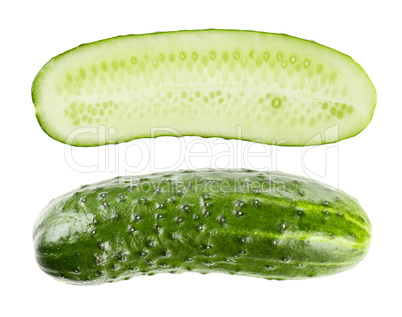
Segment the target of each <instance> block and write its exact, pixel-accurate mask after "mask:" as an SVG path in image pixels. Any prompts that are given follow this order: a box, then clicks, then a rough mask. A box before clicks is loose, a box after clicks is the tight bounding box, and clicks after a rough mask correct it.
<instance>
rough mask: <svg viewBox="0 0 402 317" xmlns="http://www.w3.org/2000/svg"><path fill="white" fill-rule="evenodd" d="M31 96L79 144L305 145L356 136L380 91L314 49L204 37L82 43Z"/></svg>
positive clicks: (46, 126) (266, 38)
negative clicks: (213, 140)
mask: <svg viewBox="0 0 402 317" xmlns="http://www.w3.org/2000/svg"><path fill="white" fill-rule="evenodd" d="M32 99H33V102H34V104H35V107H36V115H37V118H38V120H39V123H40V125H41V126H42V128H43V130H44V131H45V132H46V133H47V134H49V135H50V136H51V137H52V138H54V139H56V140H59V141H61V142H64V143H68V144H71V145H75V146H97V145H102V144H110V143H119V142H124V141H129V140H133V139H136V138H142V137H155V136H162V135H175V136H182V135H197V136H202V137H223V138H234V139H244V140H250V141H255V142H260V143H267V144H280V145H300V146H303V145H313V144H323V143H330V142H336V141H339V140H342V139H346V138H349V137H352V136H354V135H356V134H358V133H359V132H360V131H362V130H363V129H364V128H365V127H366V126H367V125H368V123H369V122H370V120H371V117H372V114H373V111H374V108H375V105H376V92H375V89H374V86H373V84H372V83H371V81H370V79H369V78H368V76H367V75H366V73H365V72H364V71H363V69H362V68H361V67H360V66H359V65H358V64H357V63H355V62H354V61H353V60H352V59H351V58H350V57H349V56H347V55H344V54H342V53H339V52H337V51H335V50H333V49H330V48H328V47H325V46H322V45H320V44H317V43H315V42H311V41H306V40H302V39H298V38H295V37H291V36H288V35H283V34H270V33H261V32H253V31H235V30H199V31H179V32H169V33H154V34H145V35H128V36H119V37H115V38H111V39H106V40H103V41H99V42H94V43H90V44H84V45H81V46H79V47H77V48H74V49H72V50H70V51H67V52H65V53H63V54H61V55H59V56H56V57H54V58H53V59H51V60H50V61H49V62H48V63H47V64H46V65H45V66H44V67H43V68H42V69H41V70H40V72H39V73H38V75H37V77H36V78H35V81H34V83H33V86H32ZM333 127H335V129H332V128H333ZM329 131H332V132H331V133H329ZM334 131H335V132H334Z"/></svg>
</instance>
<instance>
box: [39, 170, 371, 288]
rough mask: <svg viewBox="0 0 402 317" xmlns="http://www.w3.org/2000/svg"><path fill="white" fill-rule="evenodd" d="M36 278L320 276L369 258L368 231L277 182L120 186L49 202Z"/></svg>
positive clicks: (286, 181) (280, 178) (260, 175)
mask: <svg viewBox="0 0 402 317" xmlns="http://www.w3.org/2000/svg"><path fill="white" fill-rule="evenodd" d="M33 238H34V248H35V253H36V259H37V262H38V264H39V266H40V267H41V269H42V270H43V271H44V272H46V273H48V274H50V275H51V276H53V277H54V278H56V279H58V280H61V281H64V282H66V283H70V284H79V285H93V284H102V283H106V282H115V281H119V280H124V279H129V278H131V277H134V276H138V275H153V274H156V273H161V272H170V273H181V272H186V271H195V272H199V273H210V272H221V273H229V274H238V275H246V276H253V277H260V278H266V279H278V280H281V279H304V278H310V277H319V276H326V275H330V274H334V273H338V272H342V271H344V270H347V269H350V268H352V267H354V266H355V265H356V264H357V263H358V262H360V261H361V260H362V259H363V258H364V256H365V254H366V253H367V251H368V248H369V245H370V240H371V224H370V221H369V219H368V217H367V215H366V214H365V212H364V211H363V210H362V208H361V207H360V205H359V204H358V202H357V201H356V200H355V199H354V198H352V197H350V196H348V195H347V194H345V193H344V192H342V191H339V190H336V189H334V188H332V187H329V186H326V185H323V184H321V183H318V182H315V181H312V180H309V179H307V178H303V177H298V176H293V175H288V174H284V173H279V172H256V171H251V170H238V171H235V170H197V171H176V172H173V173H169V174H165V173H155V174H150V175H147V176H144V177H141V178H140V177H132V176H131V177H119V178H114V179H111V180H107V181H103V182H100V183H97V184H93V185H88V186H83V187H81V188H80V189H78V190H75V191H72V192H70V193H68V194H66V195H63V196H61V197H59V198H57V199H54V200H52V201H51V202H50V203H49V205H48V206H47V207H46V208H45V209H44V210H43V211H42V213H41V215H40V216H39V217H38V219H37V222H36V224H35V227H34V231H33Z"/></svg>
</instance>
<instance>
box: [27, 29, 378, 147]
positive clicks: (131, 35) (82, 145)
mask: <svg viewBox="0 0 402 317" xmlns="http://www.w3.org/2000/svg"><path fill="white" fill-rule="evenodd" d="M214 31H219V32H221V31H227V32H244V33H260V34H273V33H267V32H261V31H252V30H235V29H204V30H180V31H167V32H154V33H147V34H129V35H119V36H115V37H112V38H107V39H103V40H99V41H95V42H91V43H85V44H81V45H78V46H77V47H75V48H72V49H70V50H67V51H65V52H63V53H61V54H59V55H57V56H55V57H53V58H52V59H50V60H49V61H48V62H47V63H46V64H45V65H44V66H43V67H42V69H41V70H40V71H39V72H38V74H37V75H36V76H35V79H34V81H33V83H32V87H31V97H32V102H33V104H34V106H35V115H36V118H37V120H38V123H39V125H40V127H41V128H42V130H43V131H44V132H45V133H46V134H47V135H48V136H49V137H51V138H52V139H54V140H56V141H59V142H61V143H66V140H64V139H61V138H58V137H57V136H56V135H55V134H52V132H51V131H49V129H48V127H47V126H46V121H45V120H42V118H41V116H40V114H39V113H38V111H37V102H36V98H35V86H36V83H37V81H38V78H40V76H41V74H42V73H44V72H45V71H46V68H47V67H49V65H50V66H51V65H52V63H53V62H54V61H55V60H56V59H58V58H59V57H61V56H63V55H65V54H68V53H69V52H71V51H74V50H76V49H78V48H81V47H85V46H88V45H94V44H100V43H102V42H105V41H110V40H114V39H118V38H122V37H127V36H128V37H133V36H135V37H141V36H150V35H151V36H152V35H156V34H169V33H182V32H214ZM277 35H281V36H284V37H289V38H294V39H298V40H300V41H305V42H309V43H312V44H314V45H317V46H321V47H325V48H327V49H329V50H331V51H333V52H336V53H337V54H340V55H343V56H345V57H347V58H349V59H350V60H351V61H353V63H354V64H355V65H357V66H358V67H359V68H360V69H361V71H362V72H363V73H364V74H365V75H366V76H367V78H369V77H368V75H367V73H366V72H365V70H364V69H363V67H362V66H361V65H360V64H358V63H357V62H356V61H355V60H353V58H352V57H350V56H349V55H347V54H345V53H342V52H340V51H338V50H335V49H333V48H331V47H328V46H326V45H323V44H320V43H317V42H315V41H310V40H306V39H302V38H298V37H295V36H291V35H288V34H283V33H277ZM371 85H372V88H373V91H374V93H375V99H374V100H373V111H372V113H371V117H370V120H368V121H367V124H366V125H365V126H364V127H363V128H362V129H360V130H359V131H356V133H354V134H351V135H349V136H348V137H346V138H340V139H339V140H335V141H326V140H324V141H322V142H309V144H292V143H282V142H281V140H273V142H266V141H261V140H255V139H247V138H241V139H240V140H243V141H250V142H256V143H262V144H271V145H280V146H290V147H293V146H304V145H321V144H331V143H336V142H339V141H342V140H344V139H348V138H352V137H355V136H356V135H358V134H359V133H360V132H362V131H363V130H364V129H365V128H366V127H367V126H368V125H369V124H370V122H371V120H372V118H373V115H374V110H375V107H376V104H377V92H376V89H375V87H374V84H373V83H372V82H371ZM161 136H176V135H172V134H169V133H154V135H153V137H161ZM183 136H200V137H203V138H222V139H229V140H231V139H234V138H232V137H231V136H225V135H208V134H199V133H198V134H185V135H183ZM149 137H150V136H149V135H142V136H137V137H135V138H129V139H126V140H116V142H108V143H106V144H119V143H124V142H130V141H132V140H136V139H141V138H149ZM68 144H69V145H72V146H76V147H93V146H98V145H101V146H102V145H106V144H93V143H81V142H77V143H75V142H72V143H68Z"/></svg>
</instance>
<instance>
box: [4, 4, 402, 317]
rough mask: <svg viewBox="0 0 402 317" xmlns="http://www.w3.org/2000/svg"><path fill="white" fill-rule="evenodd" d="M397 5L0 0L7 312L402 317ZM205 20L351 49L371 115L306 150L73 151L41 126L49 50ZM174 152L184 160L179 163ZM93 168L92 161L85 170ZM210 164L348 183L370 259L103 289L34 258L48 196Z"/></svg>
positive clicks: (178, 145) (165, 147) (162, 141)
mask: <svg viewBox="0 0 402 317" xmlns="http://www.w3.org/2000/svg"><path fill="white" fill-rule="evenodd" d="M398 2H399V1H367V0H366V1H350V0H349V1H341V0H338V1H306V0H305V1H252V0H247V1H218V0H214V1H209V0H202V1H174V0H170V1H117V0H113V1H84V0H80V1H74V0H69V1H63V2H62V1H39V0H37V1H13V2H2V4H1V7H0V15H1V17H0V24H1V28H0V30H1V31H0V32H1V42H0V43H1V45H0V47H1V49H0V54H1V59H0V81H1V82H0V89H1V98H0V101H1V105H0V107H1V112H0V115H1V117H0V118H1V125H0V129H1V134H0V136H1V147H0V151H1V155H0V160H1V164H0V167H1V204H0V206H1V211H0V212H1V218H0V219H1V221H0V235H1V238H0V241H1V244H0V256H1V260H0V267H1V271H0V272H1V280H0V287H1V290H2V291H3V292H2V293H3V295H2V296H1V302H2V304H1V305H0V315H2V316H23V315H25V316H26V315H28V314H29V315H32V316H39V315H40V316H43V317H45V316H134V315H135V316H229V315H230V316H268V315H269V316H364V315H365V316H367V315H368V314H370V315H375V316H379V315H380V314H381V316H402V308H401V304H400V300H401V289H400V286H401V283H402V278H401V274H400V272H401V263H402V255H401V254H402V249H401V242H402V239H401V237H402V232H401V228H402V207H401V196H402V195H401V179H402V173H401V163H400V162H401V159H400V148H401V136H402V133H401V128H400V123H401V118H402V108H401V106H402V105H401V91H402V85H401V84H402V80H401V74H402V66H401V65H402V56H401V48H402V47H401V36H400V31H401V30H402V23H401V15H400V10H398V6H397V5H398ZM202 28H231V29H247V30H258V31H266V32H276V33H287V34H290V35H294V36H298V37H301V38H305V39H312V40H315V41H317V42H319V43H321V44H324V45H326V46H329V47H332V48H335V49H337V50H339V51H341V52H344V53H346V54H348V55H350V56H352V57H353V58H354V59H355V60H356V61H357V62H358V63H359V64H360V65H362V67H363V68H364V69H365V70H366V72H367V73H368V74H369V76H370V77H371V79H372V81H373V83H374V85H375V87H376V89H377V93H378V104H377V108H376V111H375V114H374V117H373V120H372V122H371V123H370V125H369V126H368V128H367V129H366V130H364V131H363V132H362V133H361V134H359V135H358V136H356V137H354V138H351V139H349V140H345V141H341V142H339V143H337V144H332V145H328V146H321V147H319V148H308V149H306V148H304V149H303V148H280V147H275V146H266V145H255V146H254V147H250V145H247V142H241V141H223V140H219V139H208V140H200V142H201V146H199V147H198V148H197V146H196V147H190V148H189V147H188V146H189V144H190V145H191V144H194V143H192V142H193V141H194V140H195V139H197V138H188V137H187V138H183V139H174V138H158V139H157V140H156V141H154V143H152V142H150V141H149V140H137V141H132V142H130V143H128V144H121V145H119V146H108V147H104V148H103V149H99V148H78V149H77V148H74V149H71V148H70V147H66V146H64V145H63V144H61V143H58V142H56V141H54V140H52V139H51V138H49V137H48V136H47V135H46V134H45V133H44V132H43V131H42V130H41V128H40V127H39V125H38V123H37V121H36V118H35V113H34V106H33V104H32V101H31V96H30V89H31V84H32V81H33V79H34V77H35V75H36V73H37V72H38V71H39V69H40V68H41V67H42V66H43V64H44V63H46V62H47V61H48V60H49V59H50V58H51V57H53V56H55V55H57V54H59V53H61V52H63V51H65V50H68V49H70V48H73V47H75V46H77V45H79V44H81V43H86V42H92V41H95V40H99V39H103V38H108V37H112V36H116V35H123V34H130V33H148V32H155V31H171V30H181V29H202ZM216 142H218V143H219V144H217V143H216ZM225 144H226V145H225ZM227 144H231V145H233V147H234V150H233V152H232V153H230V154H229V155H228V156H226V157H221V158H219V159H217V155H218V154H219V153H221V151H223V150H226V151H227V150H228V148H227ZM186 145H187V146H186ZM247 146H248V148H247ZM241 147H243V148H241ZM206 149H208V151H209V153H207V154H204V157H199V158H197V153H196V152H197V151H198V152H200V151H205V150H206ZM306 150H308V151H306ZM177 151H182V152H183V151H184V152H185V151H187V152H188V153H187V154H188V155H187V154H186V158H180V157H179V156H178V155H177ZM251 152H258V153H259V154H258V153H257V154H255V153H254V154H252V155H249V154H250V153H251ZM189 153H190V154H189ZM247 155H249V157H247ZM190 157H191V160H190V159H189V158H190ZM72 158H73V159H74V161H72ZM74 162H75V163H77V162H78V164H80V165H81V167H79V166H78V165H77V164H76V165H74ZM94 164H97V166H95V167H96V168H95V169H93V168H88V167H83V165H87V166H90V165H94ZM77 166H78V167H77ZM208 166H212V167H233V168H239V167H252V168H256V169H264V170H281V171H284V172H289V173H294V174H299V175H305V176H306V175H307V176H310V177H312V178H314V179H317V180H320V181H323V182H326V183H328V184H331V185H334V186H336V187H339V188H341V189H343V190H345V191H346V192H347V193H349V194H350V195H352V196H354V197H356V198H357V199H358V200H359V202H360V203H361V205H362V206H363V208H364V209H365V210H366V212H367V214H368V215H369V217H370V219H371V222H372V225H373V240H372V245H371V249H370V251H369V253H368V255H367V257H366V258H365V259H364V261H363V262H361V263H360V264H359V265H358V266H357V267H355V268H354V269H352V270H350V271H347V272H344V273H341V274H338V275H334V276H331V277H325V278H318V279H311V280H303V281H268V280H264V279H257V278H249V277H239V276H230V275H222V274H210V275H200V274H197V273H185V274H181V275H171V274H160V275H155V276H152V277H149V276H144V277H137V278H134V279H131V280H129V281H123V282H119V283H114V284H106V285H101V286H95V287H77V286H70V285H66V284H63V283H60V282H57V281H55V280H53V279H52V278H51V277H49V276H47V275H45V274H44V273H43V272H42V271H41V270H40V269H39V268H38V266H37V265H36V262H35V259H34V254H33V243H32V236H31V232H32V227H33V224H34V221H35V219H36V217H37V215H38V214H39V212H40V210H41V209H42V208H43V207H44V206H45V205H46V204H47V203H48V201H49V200H51V199H52V198H54V197H57V196H59V195H61V194H63V193H65V192H67V191H69V190H72V189H74V188H76V187H78V186H80V185H82V184H89V183H92V182H95V181H100V180H103V179H106V178H109V177H113V176H117V175H124V174H140V173H141V174H142V173H148V172H151V171H156V170H171V169H182V168H199V167H208Z"/></svg>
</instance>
